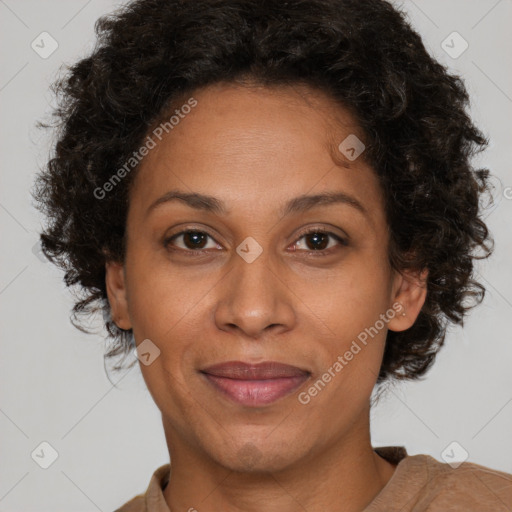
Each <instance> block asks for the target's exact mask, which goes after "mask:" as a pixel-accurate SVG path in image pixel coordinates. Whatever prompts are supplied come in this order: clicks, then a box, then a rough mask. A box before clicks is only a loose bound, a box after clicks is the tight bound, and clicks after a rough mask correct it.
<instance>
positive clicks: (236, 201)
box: [107, 84, 424, 471]
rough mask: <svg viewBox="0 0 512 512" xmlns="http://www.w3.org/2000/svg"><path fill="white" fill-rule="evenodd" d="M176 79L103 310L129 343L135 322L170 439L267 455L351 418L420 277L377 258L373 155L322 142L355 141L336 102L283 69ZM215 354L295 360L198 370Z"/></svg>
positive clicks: (358, 417) (217, 456) (364, 413)
mask: <svg viewBox="0 0 512 512" xmlns="http://www.w3.org/2000/svg"><path fill="white" fill-rule="evenodd" d="M191 96H193V98H194V99H195V100H196V101H197V104H196V105H195V107H193V108H191V109H190V112H189V113H188V114H186V115H183V114H182V116H180V120H179V123H177V124H176V125H175V126H174V127H173V129H172V130H169V133H167V134H166V133H165V131H164V132H163V133H164V135H165V136H162V137H161V140H158V138H157V137H155V136H154V135H153V136H152V137H153V139H154V140H155V141H156V142H157V144H156V147H154V148H153V149H151V150H150V151H149V154H148V155H147V156H146V157H145V158H144V159H143V161H142V163H141V165H140V168H139V169H138V174H137V175H136V177H135V180H134V182H133V187H132V189H131V195H130V203H129V212H128V218H127V226H126V229H127V253H126V260H125V262H124V265H122V264H119V263H114V262H110V263H108V264H107V288H108V295H109V301H110V304H111V307H112V316H113V318H114V320H115V321H116V323H117V325H118V326H119V327H121V328H123V329H129V328H132V329H133V332H134V337H135V340H136V343H137V344H140V343H142V342H143V340H150V342H147V341H146V342H145V343H146V346H147V347H149V350H148V352H149V354H150V355H149V356H146V359H147V361H148V362H149V361H151V362H150V364H142V362H141V365H140V368H141V371H142V374H143V377H144V379H145V382H146V384H147V386H148V389H149V391H150V393H151V395H152V397H153V399H154V401H155V403H156V404H157V406H158V407H159V409H160V410H161V412H162V418H163V422H164V427H165V430H166V436H167V440H168V444H169V445H170V449H171V453H173V452H172V450H173V447H175V450H176V452H178V451H179V450H183V451H188V452H189V453H193V454H194V456H196V457H202V458H203V459H208V460H209V461H211V462H213V463H214V464H220V465H222V466H224V467H226V468H230V469H236V470H241V471H244V470H246V471H247V470H249V469H252V470H257V469H261V470H263V469H264V470H271V471H276V470H279V469H283V468H286V467H291V466H293V464H295V463H297V464H298V463H299V461H301V463H302V462H303V461H304V460H307V457H312V456H314V455H315V454H317V453H320V452H322V451H323V450H326V449H327V448H329V447H334V446H341V445H343V443H345V444H346V443H347V442H348V439H356V438H357V436H358V435H364V434H365V435H367V430H368V411H369V397H370V395H371V392H372V389H373V387H374V384H375V381H376V378H377V375H378V372H379V368H380V365H381V360H382V355H383V349H384V342H385V338H386V333H387V329H394V330H403V329H407V328H408V327H410V326H411V325H412V323H413V322H414V320H415V318H416V316H417V314H418V312H419V309H420V308H421V306H422V304H423V300H424V289H422V288H421V287H419V286H417V285H416V284H415V281H414V279H412V278H409V277H408V276H407V275H399V274H397V273H395V272H393V271H392V270H391V269H390V267H389V264H388V258H387V251H388V239H389V233H388V226H387V222H386V218H385V214H384V198H383V195H382V191H381V189H380V188H379V184H378V181H377V177H376V176H375V173H374V171H373V170H372V169H371V167H369V165H367V164H366V163H365V161H364V159H363V157H364V155H361V156H359V157H358V158H356V159H352V160H351V159H350V158H349V156H350V157H352V158H353V156H354V155H353V154H352V153H351V152H350V151H348V152H346V154H344V152H343V151H345V150H343V151H341V150H339V149H338V146H339V144H340V143H342V142H343V141H344V140H345V139H346V138H347V137H349V136H352V137H353V136H354V135H355V136H357V137H358V138H359V139H360V140H361V141H364V135H363V134H362V133H361V131H360V129H359V128H358V126H357V125H356V123H355V121H354V119H353V118H352V117H351V115H350V114H349V112H348V111H346V110H344V109H343V108H341V107H340V106H338V105H336V104H334V103H333V102H332V101H331V100H330V99H329V98H328V97H325V96H323V95H322V94H321V93H319V92H315V91H313V90H311V89H307V88H299V87H293V88H289V87H280V88H276V89H268V88H263V87H242V86H238V85H230V84H217V85H215V86H209V87H207V88H204V89H201V90H198V91H196V92H195V93H194V94H193V95H191ZM184 103H185V102H184ZM185 110H187V111H188V110H189V109H183V111H182V112H184V111H185ZM171 115H172V114H171ZM169 117H170V116H169ZM150 135H151V134H150ZM349 140H350V139H349ZM352 140H355V139H352ZM344 147H345V146H342V148H344ZM345 149H346V148H345ZM347 155H348V156H347ZM169 192H174V193H176V194H181V195H182V198H181V199H179V198H174V199H171V198H170V196H167V200H165V197H164V196H165V195H166V194H167V193H169ZM189 194H194V195H190V196H187V195H189ZM198 194H200V195H203V196H208V197H207V198H199V199H198V196H197V195H198ZM324 194H330V195H331V200H327V199H325V198H324V199H320V198H319V197H317V198H314V199H312V200H308V199H304V197H310V196H321V195H324ZM335 195H336V197H335V199H336V200H332V198H333V196H335ZM187 197H188V199H187ZM297 198H302V200H297ZM397 303H400V304H401V305H403V307H404V308H405V311H406V316H402V315H401V314H400V313H401V311H400V312H399V313H397V311H396V310H397V307H395V308H393V304H395V305H396V304H397ZM390 311H391V312H392V313H390ZM383 317H385V318H386V319H387V320H386V321H385V322H383ZM379 320H380V321H379ZM383 324H384V326H383V327H382V325H383ZM365 329H369V330H370V331H368V330H367V331H365ZM363 332H366V343H363V341H362V340H363V339H364V338H365V336H364V334H362V333H363ZM368 332H371V333H372V335H368ZM148 343H149V345H148ZM354 343H355V345H354ZM356 346H358V347H359V350H358V349H357V348H356ZM158 351H159V353H158ZM350 354H352V356H350ZM228 361H242V362H246V363H249V364H257V363H260V362H266V361H274V362H278V363H283V364H286V365H291V366H293V367H296V369H297V368H298V369H300V370H302V372H301V375H302V376H303V377H295V380H293V378H290V377H289V378H288V380H283V379H284V378H281V379H272V382H269V381H267V382H263V383H262V382H261V381H260V382H254V380H252V381H251V382H247V381H245V383H244V382H241V381H233V380H232V379H231V382H228V380H229V379H221V380H219V379H215V378H213V379H212V378H211V377H207V376H206V374H205V373H203V372H202V371H201V370H204V369H205V368H208V367H210V366H212V365H216V364H218V363H224V362H228ZM336 363H338V364H336ZM326 373H327V374H328V376H326ZM329 375H330V378H329ZM319 381H321V382H320V384H319ZM215 382H216V383H217V384H216V383H215ZM226 383H227V384H226ZM315 383H316V385H315ZM224 384H226V385H230V386H231V388H229V389H230V390H231V395H229V394H226V393H225V392H223V391H221V390H220V388H219V387H218V386H219V385H221V386H222V385H224ZM244 386H245V387H244ZM250 386H253V387H252V388H251V387H250ZM315 390H316V391H315ZM358 432H362V434H361V433H359V434H358Z"/></svg>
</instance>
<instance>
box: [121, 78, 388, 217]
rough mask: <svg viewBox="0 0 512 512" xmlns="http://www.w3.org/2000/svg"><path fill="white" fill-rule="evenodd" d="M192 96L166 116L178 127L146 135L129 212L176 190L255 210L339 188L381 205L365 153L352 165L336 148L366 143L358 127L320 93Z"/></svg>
mask: <svg viewBox="0 0 512 512" xmlns="http://www.w3.org/2000/svg"><path fill="white" fill-rule="evenodd" d="M191 97H192V98H193V99H194V100H195V102H196V104H195V106H194V107H193V108H192V109H189V108H186V109H185V108H184V109H183V110H181V109H180V107H179V104H178V107H177V108H176V107H175V108H174V109H173V110H172V111H171V112H168V113H167V114H168V115H167V118H166V117H164V122H165V119H170V117H171V116H172V115H175V119H174V122H175V123H176V121H177V123H176V124H175V125H173V127H172V129H169V126H167V128H168V130H167V131H166V130H164V131H163V134H162V136H161V140H160V139H159V138H158V137H155V135H154V133H155V130H154V129H152V131H150V132H149V136H151V137H152V138H153V139H154V141H155V142H156V144H155V147H154V149H152V150H151V151H150V152H149V154H148V155H147V156H146V157H145V158H144V160H143V161H142V163H141V165H140V167H139V169H138V172H137V176H136V179H135V182H134V186H133V194H132V198H131V202H133V205H131V206H133V207H134V208H137V209H140V210H141V211H142V209H143V208H144V207H146V208H147V206H148V204H150V203H151V202H153V201H154V200H155V199H156V198H158V197H159V196H161V195H162V194H164V193H165V192H166V191H168V190H175V189H181V190H183V191H184V192H199V193H203V194H208V195H213V196H217V197H219V198H220V199H222V200H223V201H224V202H225V203H227V204H228V205H230V206H233V207H234V208H242V207H244V208H245V209H246V210H247V209H250V210H252V211H253V212H254V210H255V209H256V210H258V209H260V210H261V209H265V208H266V207H270V205H271V204H274V205H275V206H276V207H277V206H278V205H281V204H283V203H284V202H286V201H287V200H288V199H290V198H291V197H295V196H298V195H303V194H305V193H307V192H308V191H310V192H311V193H321V192H325V191H332V190H342V191H344V192H346V193H349V194H352V195H355V196H361V201H366V202H368V201H370V202H373V203H374V204H376V205H379V204H380V203H381V198H380V190H379V187H378V184H377V180H376V176H375V175H374V173H373V170H372V169H371V168H370V166H369V165H368V164H367V163H366V162H365V160H364V158H363V155H361V156H360V157H359V158H357V159H355V160H351V159H350V158H348V157H347V154H346V153H345V152H344V151H341V150H340V144H342V143H343V141H345V140H347V138H348V139H349V140H352V139H351V138H354V137H355V139H354V140H358V141H361V142H362V140H364V135H363V134H362V133H361V129H360V127H359V126H358V125H357V123H356V121H355V119H354V117H353V116H352V115H351V114H350V112H349V111H348V110H346V109H344V108H343V107H341V106H340V105H338V104H336V103H334V102H333V101H332V100H331V99H330V98H329V97H327V96H326V95H324V94H323V93H321V92H318V91H315V90H313V89H309V88H307V87H304V86H293V87H292V86H286V87H283V86H281V87H273V88H268V87H262V86H251V87H247V86H240V85H236V84H216V85H213V86H208V87H205V88H202V89H199V90H197V91H195V92H194V93H193V94H191V95H190V96H188V97H184V98H183V104H184V105H185V104H186V103H187V100H188V99H190V98H191ZM188 103H190V101H189V102H188ZM185 112H187V113H185ZM160 131H162V130H160ZM342 149H343V148H342ZM349 156H350V155H349ZM363 196H365V197H363Z"/></svg>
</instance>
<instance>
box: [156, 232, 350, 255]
mask: <svg viewBox="0 0 512 512" xmlns="http://www.w3.org/2000/svg"><path fill="white" fill-rule="evenodd" d="M208 239H210V240H211V241H212V245H210V247H208ZM302 239H305V240H306V243H305V245H306V247H305V249H301V248H300V245H301V243H300V241H301V240H302ZM329 239H330V240H329ZM177 241H181V247H180V245H179V244H178V243H176V242H177ZM332 241H334V242H338V246H339V245H342V246H346V245H348V242H347V240H345V239H344V238H342V237H341V236H338V235H336V234H334V233H332V232H330V231H327V230H325V229H323V228H315V227H313V228H309V229H308V230H307V231H305V232H303V233H301V235H300V238H299V239H298V240H297V242H295V243H294V244H293V246H292V247H293V248H292V252H297V251H305V252H307V253H311V254H314V255H315V256H326V255H327V254H330V253H331V252H332V251H331V250H332V249H333V245H334V247H335V246H336V243H334V244H331V243H330V242H332ZM163 245H164V247H165V248H166V249H168V250H178V251H184V252H186V253H189V254H192V253H197V254H194V255H198V256H199V255H201V254H202V251H206V250H208V249H218V248H220V249H221V248H222V247H221V246H220V245H219V244H217V243H216V242H215V240H214V238H213V237H212V236H211V235H209V234H208V233H207V232H205V231H200V230H186V231H180V232H179V233H176V234H174V235H172V236H170V237H167V238H166V239H165V240H164V241H163ZM175 247H177V249H175Z"/></svg>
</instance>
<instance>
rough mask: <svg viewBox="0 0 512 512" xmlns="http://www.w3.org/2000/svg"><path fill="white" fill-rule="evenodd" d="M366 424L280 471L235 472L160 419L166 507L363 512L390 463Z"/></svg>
mask: <svg viewBox="0 0 512 512" xmlns="http://www.w3.org/2000/svg"><path fill="white" fill-rule="evenodd" d="M363 422H364V424H365V425H366V428H364V425H361V423H360V422H356V423H355V424H354V427H355V428H353V429H352V430H351V431H350V432H349V433H346V434H345V435H344V436H341V437H340V438H339V439H338V440H336V442H335V443H334V444H331V445H329V446H328V447H327V448H325V449H323V450H319V451H315V452H314V453H313V452H311V453H308V454H307V455H306V456H305V457H303V458H302V459H301V460H298V461H295V462H293V463H292V464H290V465H289V466H287V467H286V468H285V469H282V470H280V471H273V472H268V473H254V472H251V471H250V470H248V471H247V472H239V471H237V472H235V471H232V470H231V469H229V468H227V467H225V466H222V465H221V464H219V463H218V462H217V461H215V460H213V459H212V458H211V457H209V456H208V455H207V454H205V452H204V451H198V450H197V449H193V448H192V447H190V446H188V445H186V444H184V443H183V439H178V437H177V436H176V432H175V431H173V429H172V428H171V427H170V426H169V425H168V424H166V423H165V420H164V430H165V434H166V439H167V444H168V446H169V447H172V450H171V449H170V450H169V451H170V456H171V477H170V481H169V484H168V485H167V487H166V488H165V490H164V497H165V501H166V503H167V505H168V507H169V509H170V510H171V512H175V511H178V510H187V511H188V510H190V511H193V510H194V509H196V510H197V511H200V512H214V511H218V510H229V511H230V512H242V511H244V512H260V511H261V510H265V512H278V511H279V512H296V511H297V510H300V509H304V510H307V511H308V512H320V511H322V512H323V511H325V510H330V511H341V510H343V512H356V511H361V510H363V509H364V508H365V507H366V506H367V505H368V504H369V503H371V501H372V500H373V498H374V497H375V496H376V495H377V494H378V493H379V492H380V491H381V489H382V488H383V487H384V486H385V485H386V483H387V482H388V481H389V479H390V478H391V476H392V474H393V472H394V469H395V466H393V465H392V464H390V463H389V462H387V461H386V460H385V459H383V458H382V457H380V456H379V455H377V454H376V453H375V452H374V451H373V448H372V446H371V442H370V434H369V414H366V417H365V418H363Z"/></svg>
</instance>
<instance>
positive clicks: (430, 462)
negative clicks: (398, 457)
mask: <svg viewBox="0 0 512 512" xmlns="http://www.w3.org/2000/svg"><path fill="white" fill-rule="evenodd" d="M407 459H410V460H409V461H407ZM404 462H409V464H411V465H415V466H417V467H418V468H419V467H421V466H423V478H424V482H425V483H424V485H423V487H422V488H421V489H420V490H419V493H418V498H417V501H418V503H419V504H421V502H424V504H425V505H426V506H427V507H428V508H425V510H467V511H472V510H475V511H476V510H494V511H499V510H503V511H509V510H510V509H511V508H512V475H511V474H509V473H504V472H502V471H497V470H494V469H491V468H488V467H486V466H481V465H480V464H475V463H472V462H463V463H462V464H460V465H456V464H454V465H453V466H452V465H450V464H445V463H442V462H439V461H438V460H436V459H434V458H433V457H431V456H430V455H414V456H411V457H407V458H406V459H405V461H404ZM454 505H455V506H456V507H457V508H454ZM450 507H451V508H450ZM413 510H414V509H413ZM418 510H422V508H421V506H420V507H419V508H418Z"/></svg>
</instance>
